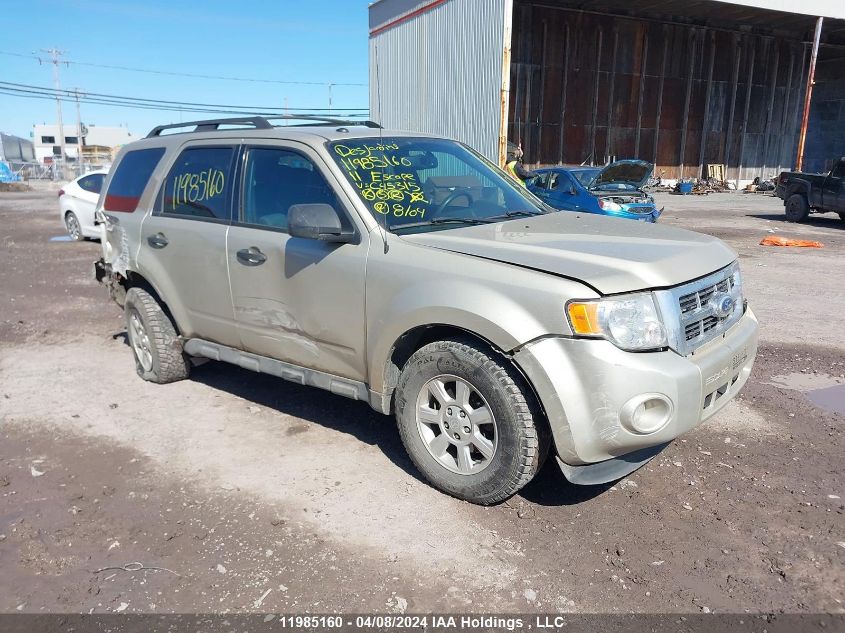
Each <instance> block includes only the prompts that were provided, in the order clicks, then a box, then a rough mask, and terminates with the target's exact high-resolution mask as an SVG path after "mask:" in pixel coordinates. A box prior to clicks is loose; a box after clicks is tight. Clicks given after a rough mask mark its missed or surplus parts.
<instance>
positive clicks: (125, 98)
mask: <svg viewBox="0 0 845 633" xmlns="http://www.w3.org/2000/svg"><path fill="white" fill-rule="evenodd" d="M0 85H5V86H13V87H15V88H27V89H31V90H37V91H41V92H50V91H52V90H54V89H51V88H49V87H47V86H35V85H32V84H21V83H13V82H10V81H0ZM58 92H60V93H62V94H61V96H63V97H75V92H74V91H72V90H59V91H58ZM85 94H86V95H90V96H92V97H96V98H102V99H117V100H120V101H127V102H135V103H147V104H162V105H174V106H199V107H202V108H235V109H242V110H277V109H279V108H277V107H276V106H240V105H231V104H222V103H197V102H195V101H170V100H166V99H147V98H145V97H129V96H125V95H113V94H105V93H102V92H86V93H85ZM318 109H322V110H325V109H327V108H318ZM328 109H329V110H342V109H347V110H349V109H351V110H360V109H361V108H328Z"/></svg>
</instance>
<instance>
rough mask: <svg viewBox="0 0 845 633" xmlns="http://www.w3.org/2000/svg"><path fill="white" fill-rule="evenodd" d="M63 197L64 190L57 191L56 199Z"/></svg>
mask: <svg viewBox="0 0 845 633" xmlns="http://www.w3.org/2000/svg"><path fill="white" fill-rule="evenodd" d="M63 195H65V190H64V189H59V195H58V197H59V198H61V197H62V196H63Z"/></svg>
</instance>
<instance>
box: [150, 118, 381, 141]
mask: <svg viewBox="0 0 845 633" xmlns="http://www.w3.org/2000/svg"><path fill="white" fill-rule="evenodd" d="M275 119H283V120H297V121H314V123H311V124H306V125H319V124H320V123H328V124H330V125H364V126H366V127H370V128H381V126H380V125H379V124H378V123H376V122H375V121H367V120H355V119H337V118H334V117H327V116H322V115H319V114H278V115H271V116H250V117H235V118H230V119H206V120H203V121H186V122H185V123H169V124H167V125H158V126H156V127H154V128H153V129H152V130H150V133H149V134H147V138H155V137H157V136H161V133H162V132H163V131H165V130H173V129H178V128H188V127H192V126H193V128H194V129H193V130H188V131H189V132H213V131H217V130H219V129H220V126H221V125H243V126H252V127H253V128H255V129H256V130H270V129H273V128H274V127H276V126H274V125H273V124H272V123H270V121H272V120H275Z"/></svg>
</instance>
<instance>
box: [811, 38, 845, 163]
mask: <svg viewBox="0 0 845 633" xmlns="http://www.w3.org/2000/svg"><path fill="white" fill-rule="evenodd" d="M824 57H826V56H822V57H820V59H819V64H818V67H817V68H816V83H815V87H814V88H813V105H812V108H811V109H810V125H809V128H808V131H807V145H806V148H805V153H804V170H805V171H829V170H830V169H831V167H833V164H834V163H835V162H836V161H837V160H839V158H841V157H842V156H845V50H842V49H839V50H836V51H835V53H834V54H831V55H830V56H829V58H828V59H825V58H824Z"/></svg>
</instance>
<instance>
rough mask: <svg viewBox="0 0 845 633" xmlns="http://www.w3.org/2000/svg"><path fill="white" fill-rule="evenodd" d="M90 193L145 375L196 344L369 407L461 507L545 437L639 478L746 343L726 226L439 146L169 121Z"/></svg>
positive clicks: (588, 470) (376, 135)
mask: <svg viewBox="0 0 845 633" xmlns="http://www.w3.org/2000/svg"><path fill="white" fill-rule="evenodd" d="M180 127H181V128H182V129H183V131H182V132H179V129H180ZM187 128H193V129H192V130H191V131H187V132H185V131H184V129H187ZM104 191H105V193H104V194H103V195H102V196H101V199H100V202H99V208H98V217H99V219H100V220H101V222H102V230H103V240H102V243H103V251H104V253H103V259H102V260H100V261H99V262H97V263H96V265H95V272H96V276H97V278H98V279H99V280H100V281H101V282H103V283H105V284H107V285H108V287H109V289H110V292H111V294H112V296H113V297H114V298H115V299H116V300H117V302H118V303H119V304H121V305H122V306H123V308H124V311H125V315H126V326H127V332H128V340H129V342H130V345H131V348H132V351H133V353H134V356H135V363H136V366H137V370H138V373H139V374H140V375H141V377H142V378H144V379H146V380H150V381H153V382H158V383H166V382H171V381H175V380H180V379H183V378H186V377H187V376H188V374H189V371H190V370H191V367H192V362H193V361H194V360H195V359H198V358H211V359H215V360H223V361H227V362H230V363H234V364H236V365H240V366H242V367H246V368H248V369H252V370H255V371H258V372H266V373H270V374H274V375H276V376H279V377H281V378H285V379H287V380H292V381H295V382H299V383H301V384H304V385H313V386H316V387H320V388H322V389H326V390H329V391H331V392H333V393H335V394H339V395H343V396H347V397H349V398H353V399H358V400H364V401H366V402H368V403H369V404H370V406H372V407H373V408H374V409H376V410H377V411H380V412H382V413H384V414H391V413H393V414H395V416H396V420H397V423H398V427H399V432H400V435H401V437H402V441H403V442H404V444H405V447H406V448H407V450H408V453H409V454H410V456H411V459H412V460H413V462H414V464H416V466H417V467H418V468H419V470H420V471H421V472H422V473H423V475H424V476H425V477H426V478H427V479H428V480H429V481H430V482H431V483H432V484H433V485H434V486H436V487H437V488H439V489H441V490H443V491H445V492H447V493H449V494H451V495H454V496H456V497H460V498H462V499H466V500H468V501H472V502H474V503H480V504H491V503H496V502H499V501H502V500H504V499H506V498H508V497H509V496H510V495H512V494H514V493H515V492H516V491H517V490H519V489H520V488H521V487H522V486H524V485H525V484H526V483H528V482H529V481H530V480H531V478H532V477H533V476H534V474H535V473H536V472H537V470H538V468H539V467H540V465H541V463H542V461H543V459H544V458H545V456H546V454H547V451H548V450H549V449H550V448H551V450H553V451H554V453H555V455H556V459H557V460H558V463H559V464H560V467H561V469H562V470H563V473H564V474H565V475H566V477H567V478H568V479H569V480H570V481H572V482H575V483H582V484H593V483H600V482H607V481H612V480H614V479H617V478H619V477H622V476H624V475H626V474H628V473H630V472H632V471H633V470H635V469H636V468H638V467H639V466H641V465H642V464H643V463H645V462H647V461H648V460H649V459H650V458H651V457H653V456H654V455H655V454H657V453H658V452H659V451H660V450H661V449H662V448H663V447H664V446H665V445H666V444H667V443H668V442H670V441H671V440H672V439H674V438H676V437H677V436H678V435H680V434H682V433H683V432H685V431H687V430H689V429H691V428H693V427H695V426H696V425H698V424H699V423H701V422H702V421H703V420H705V419H707V418H708V417H710V416H711V415H712V414H713V413H715V412H716V411H718V410H719V409H720V408H721V407H722V406H724V404H725V403H726V402H728V401H729V400H730V399H731V398H732V397H733V396H734V395H735V394H736V393H737V392H738V391H739V389H740V388H741V387H742V386H743V384H744V383H745V381H746V379H747V378H748V375H749V373H750V371H751V366H752V364H753V361H754V357H755V354H756V351H757V321H756V319H755V317H754V315H753V314H752V312H751V310H749V309H748V308H747V306H746V302H745V300H744V299H743V293H742V281H741V277H740V271H739V266H738V264H737V258H736V254H735V253H733V252H732V251H731V250H730V249H729V248H728V247H727V246H726V245H725V244H723V243H722V242H721V241H719V240H718V239H715V238H713V237H709V236H705V235H700V234H697V233H692V232H689V231H684V230H680V229H676V228H672V227H668V226H659V225H657V226H656V225H648V224H640V223H632V222H628V221H625V220H618V219H613V218H605V217H598V216H593V215H579V214H575V213H557V212H551V211H552V209H550V208H549V207H547V206H545V205H544V204H543V203H542V202H541V201H540V200H538V199H537V198H536V197H534V196H533V195H532V194H530V193H529V192H527V191H526V190H525V189H524V188H522V187H519V186H516V185H515V184H514V183H513V182H512V181H511V180H510V179H509V178H508V177H507V176H506V175H505V174H504V173H503V172H501V171H499V170H498V169H497V168H495V167H494V166H493V165H491V164H490V163H488V162H487V161H485V160H484V159H483V158H481V157H480V156H479V155H478V154H476V153H475V152H473V151H472V150H470V149H469V148H467V147H466V146H464V145H462V144H460V143H457V142H454V141H450V140H445V139H441V138H435V137H428V136H423V135H419V134H409V133H401V132H388V131H385V130H381V129H379V128H378V126H376V125H375V124H371V123H367V124H365V125H362V124H360V123H358V124H353V123H350V122H340V121H333V120H323V121H320V122H317V123H316V124H315V123H313V122H311V123H309V124H308V125H301V126H283V127H276V126H273V125H272V124H271V122H269V121H268V120H267V119H263V118H260V117H256V118H249V119H230V120H219V121H201V122H196V123H191V124H182V125H181V126H161V127H158V128H156V129H154V130H153V131H152V132H151V133H150V134H149V135H148V136H147V138H146V139H144V140H141V141H138V142H135V143H132V144H130V145H127V146H126V147H124V148H123V149H122V150H121V152H120V155H119V156H118V158H117V161H116V164H115V166H114V168H113V169H112V171H111V173H110V174H109V177H108V180H107V182H106V184H105V188H104Z"/></svg>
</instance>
